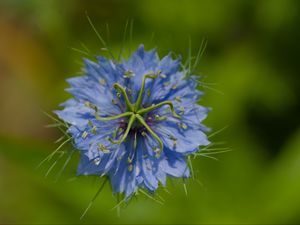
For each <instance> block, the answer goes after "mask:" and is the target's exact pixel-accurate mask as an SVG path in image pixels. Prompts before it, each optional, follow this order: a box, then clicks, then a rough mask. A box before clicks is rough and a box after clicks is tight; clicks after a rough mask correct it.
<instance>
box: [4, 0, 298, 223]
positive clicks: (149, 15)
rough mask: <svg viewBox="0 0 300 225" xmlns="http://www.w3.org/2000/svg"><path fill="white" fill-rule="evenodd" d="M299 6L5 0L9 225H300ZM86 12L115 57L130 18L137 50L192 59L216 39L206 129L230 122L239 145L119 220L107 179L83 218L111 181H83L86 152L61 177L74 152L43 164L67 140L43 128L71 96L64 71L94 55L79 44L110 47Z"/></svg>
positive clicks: (208, 68) (75, 69) (288, 2)
mask: <svg viewBox="0 0 300 225" xmlns="http://www.w3.org/2000/svg"><path fill="white" fill-rule="evenodd" d="M299 6H300V3H299V2H298V1H293V0H266V1H258V0H257V1H239V0H226V1H208V0H206V1H200V0H199V1H198V0H197V1H196V0H195V1H177V0H164V1H161V0H157V1H154V0H150V1H138V0H137V1H133V0H132V1H109V0H107V1H91V0H90V1H84V0H72V1H71V0H65V1H59V0H49V1H41V0H24V1H19V0H2V1H1V2H0V96H1V98H0V193H1V194H0V223H4V224H6V223H29V224H30V223H48V224H49V223H60V224H61V223H80V222H83V223H222V224H226V223H230V224H233V223H239V224H240V223H268V224H273V223H280V224H285V223H295V224H297V223H300V215H299V208H300V142H299V140H300V126H299V125H300V120H299V113H300V112H299V108H300V107H299V106H300V105H299V104H300V88H299V87H300V84H299V83H300V79H299V58H300V44H299V40H300V30H299V24H300V8H299ZM86 12H87V13H88V15H89V16H90V17H91V19H92V20H93V22H94V23H95V25H96V27H97V29H98V30H99V31H100V32H101V34H102V35H103V37H104V38H105V39H106V40H107V41H108V44H109V45H110V46H111V48H112V49H113V51H114V52H117V51H118V50H119V49H120V48H121V46H122V41H123V33H124V27H125V24H126V21H127V20H129V21H130V20H131V19H133V21H134V25H133V28H134V29H133V35H132V41H130V40H129V39H130V38H127V40H126V42H125V47H126V49H127V50H128V49H130V48H132V49H133V48H135V47H136V46H137V45H138V44H139V43H144V44H145V47H146V49H150V48H152V47H157V49H158V51H159V52H160V53H161V54H165V53H167V52H168V51H170V50H172V51H174V52H175V53H181V54H182V56H183V58H186V57H187V56H188V51H187V50H188V40H189V37H190V38H191V40H192V53H193V54H194V55H195V54H196V53H197V48H198V47H199V46H200V44H201V40H202V38H203V37H205V38H206V39H207V40H208V47H207V49H206V51H205V54H204V56H203V57H202V58H201V61H200V65H199V67H198V73H199V74H201V75H202V76H203V82H205V83H204V84H203V86H202V87H201V88H202V89H203V90H205V92H206V95H205V96H204V98H203V104H205V105H208V106H211V107H212V109H213V110H212V112H211V113H210V115H209V118H208V119H207V120H206V124H207V125H208V126H210V127H212V128H213V129H214V131H216V130H219V129H221V128H223V127H226V126H228V128H227V129H225V130H224V131H222V132H220V133H219V134H218V135H215V136H214V137H213V138H212V139H213V140H214V141H215V142H223V141H224V142H225V143H223V144H222V146H223V147H224V146H225V147H230V148H231V149H232V150H233V151H231V152H228V153H224V154H220V155H216V157H217V158H218V159H219V160H218V161H215V160H212V159H209V158H204V157H203V158H198V159H196V160H194V163H193V166H194V170H195V173H196V177H197V180H194V181H193V180H189V181H188V183H187V189H188V194H187V196H186V195H185V192H184V188H183V185H182V182H181V181H176V180H174V181H169V184H168V190H169V192H170V194H169V193H167V192H165V191H163V190H162V191H161V192H160V195H161V196H162V197H163V198H164V200H165V203H164V205H162V206H161V205H159V204H157V203H155V202H154V201H152V200H151V199H149V198H147V197H145V196H142V195H141V196H140V197H139V198H138V199H133V200H132V201H131V203H130V205H129V206H127V207H126V208H125V209H122V210H121V216H120V217H118V216H117V213H116V210H110V209H111V208H113V207H114V206H115V205H116V200H115V199H114V197H113V196H112V195H111V190H110V187H109V186H106V187H105V188H104V190H103V192H102V193H101V194H100V195H99V197H98V198H97V200H96V201H95V203H94V204H93V206H92V208H91V209H90V211H89V212H88V213H87V215H86V217H85V218H84V219H83V220H82V221H79V217H80V215H81V213H82V212H83V211H84V209H85V207H86V206H87V205H88V203H89V200H90V199H91V198H92V197H93V195H94V194H95V192H96V191H97V189H98V187H99V186H100V180H99V179H98V178H96V177H94V178H87V177H80V178H75V172H76V161H77V160H78V156H77V155H76V154H75V156H74V158H73V159H72V160H71V162H70V163H69V165H68V166H67V169H66V170H65V172H64V173H63V175H62V176H61V177H60V179H59V180H58V181H57V182H55V180H56V175H57V174H58V173H59V169H60V168H61V167H62V166H63V161H64V160H65V159H66V156H63V157H62V159H61V160H60V161H59V162H58V163H57V165H55V167H54V168H53V170H52V171H50V173H49V174H48V176H47V177H46V178H45V174H46V173H47V169H48V168H49V167H50V166H51V163H46V164H44V165H43V166H42V167H40V168H39V169H36V166H37V165H38V164H39V163H40V162H41V160H42V159H43V158H44V157H45V156H46V155H47V154H49V153H50V152H51V151H53V150H54V149H55V147H56V146H57V145H55V144H54V143H53V142H54V140H55V139H56V138H58V137H59V135H60V133H59V132H58V130H56V129H46V128H45V127H44V125H45V124H48V123H51V120H49V119H48V118H47V117H46V116H45V115H44V114H43V113H42V111H46V112H51V110H53V109H57V107H58V106H57V105H58V104H59V103H60V102H63V101H64V100H66V99H67V98H68V97H69V96H68V94H66V93H65V92H64V91H63V89H64V88H66V87H67V84H66V82H65V78H67V77H70V76H74V75H76V74H79V73H80V69H81V65H82V58H83V57H87V56H86V55H84V54H83V53H79V52H78V51H74V50H72V48H76V49H80V50H82V51H87V50H86V48H88V49H89V54H90V55H91V56H89V57H92V56H93V55H95V54H106V53H105V51H103V50H102V49H101V48H102V47H103V46H102V45H101V43H100V42H99V40H98V39H97V37H96V35H95V33H94V32H93V30H92V29H91V27H90V25H89V24H88V21H87V19H86ZM107 25H108V26H107ZM108 28H109V29H108ZM108 31H109V32H108ZM85 46H86V47H85ZM126 54H128V52H127V53H126ZM221 93H223V94H221ZM69 147H70V146H66V148H69ZM54 161H55V160H54ZM54 161H52V163H53V162H54Z"/></svg>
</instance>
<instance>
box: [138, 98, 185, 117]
mask: <svg viewBox="0 0 300 225" xmlns="http://www.w3.org/2000/svg"><path fill="white" fill-rule="evenodd" d="M163 105H168V106H169V107H170V109H171V111H172V114H173V116H174V117H176V118H180V116H179V115H177V113H176V112H175V110H174V106H173V103H172V102H171V101H164V102H160V103H158V104H156V105H152V106H149V107H148V108H145V109H140V110H139V111H138V112H137V113H138V114H141V115H143V114H145V113H148V112H150V111H152V110H154V109H157V108H159V107H161V106H163Z"/></svg>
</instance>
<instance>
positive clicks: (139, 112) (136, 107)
mask: <svg viewBox="0 0 300 225" xmlns="http://www.w3.org/2000/svg"><path fill="white" fill-rule="evenodd" d="M159 73H160V72H158V73H149V74H145V75H144V76H143V80H142V86H141V90H140V92H139V94H138V98H137V100H136V102H135V103H134V104H132V103H131V102H130V100H129V98H128V96H127V93H126V90H125V88H124V87H122V86H121V85H120V84H118V83H115V84H114V85H113V87H114V88H115V89H116V91H117V92H118V93H119V95H123V97H124V100H125V104H126V107H127V111H126V112H125V113H121V114H119V115H115V116H110V117H100V116H99V115H98V114H97V110H95V117H96V119H97V120H102V121H109V120H115V119H119V118H123V117H129V120H128V124H127V128H126V130H125V132H124V134H123V136H122V137H121V138H120V139H118V140H114V139H112V138H109V139H108V140H109V141H110V142H111V143H113V144H121V143H122V142H124V141H125V140H126V138H127V136H128V134H129V132H130V129H131V128H132V126H133V124H134V122H136V121H138V122H139V124H141V125H142V126H143V127H144V128H145V129H146V130H147V131H148V132H149V133H150V134H151V135H152V136H153V137H154V139H155V140H156V141H157V142H158V144H159V152H161V151H162V150H163V142H162V140H161V139H160V138H159V137H158V136H157V134H156V133H155V132H154V131H153V130H152V129H151V127H150V126H149V125H148V124H147V123H146V121H145V120H144V118H143V115H145V114H146V113H149V112H151V111H152V110H154V109H157V108H160V107H162V106H164V105H168V106H169V107H170V109H171V112H172V114H173V116H174V117H176V118H180V116H179V115H177V114H176V112H175V110H174V106H173V103H172V102H171V101H163V102H160V103H158V104H156V105H151V106H149V107H147V108H143V107H142V104H141V103H142V99H143V94H144V91H145V82H146V79H155V78H157V77H158V75H159Z"/></svg>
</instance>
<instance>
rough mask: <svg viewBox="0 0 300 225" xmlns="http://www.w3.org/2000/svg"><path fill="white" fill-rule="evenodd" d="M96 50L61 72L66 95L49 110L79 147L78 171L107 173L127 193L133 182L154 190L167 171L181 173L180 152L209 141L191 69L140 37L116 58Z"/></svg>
mask: <svg viewBox="0 0 300 225" xmlns="http://www.w3.org/2000/svg"><path fill="white" fill-rule="evenodd" d="M96 58H97V62H93V61H91V60H88V59H86V60H85V61H84V63H85V65H84V76H80V77H74V78H70V79H68V83H69V84H70V88H68V89H67V91H68V92H69V93H71V94H72V95H73V98H72V99H70V100H68V101H66V102H65V103H63V104H62V106H63V107H64V108H63V110H60V111H56V112H55V113H56V114H57V115H58V117H59V118H60V119H62V120H63V121H65V122H66V123H67V124H68V125H69V126H68V130H67V132H68V133H69V134H70V135H71V137H72V139H73V143H74V146H75V148H76V149H78V150H79V151H80V163H79V166H78V171H77V173H78V175H97V176H107V177H108V178H109V180H110V183H111V186H112V189H113V192H114V193H115V194H116V193H122V194H124V196H125V198H126V199H128V198H129V197H130V196H132V195H133V194H134V193H136V192H137V191H138V189H139V188H142V189H146V190H148V191H149V192H151V193H154V192H155V191H156V189H157V188H158V187H159V185H160V184H161V185H163V186H165V185H166V179H167V177H168V176H170V177H178V178H188V177H189V176H190V170H189V166H188V163H187V157H188V156H189V155H191V154H193V153H195V152H197V151H199V150H201V146H207V145H208V144H209V143H210V142H209V141H208V139H207V136H206V134H205V132H207V131H208V129H207V128H206V127H205V126H204V125H203V124H202V121H203V120H204V119H205V118H206V116H207V113H208V111H209V110H208V108H206V107H203V106H200V105H199V104H198V101H199V99H200V97H201V96H202V92H201V91H199V90H197V77H196V76H192V75H187V71H186V70H185V68H182V66H181V65H182V64H181V59H180V58H177V59H172V57H171V54H169V55H167V56H165V57H164V58H162V59H159V57H158V54H157V52H156V50H150V51H145V50H144V46H143V45H141V46H140V47H139V48H138V49H137V51H136V52H134V53H133V54H132V55H131V57H130V58H129V59H127V60H122V61H121V62H116V61H114V60H109V59H107V58H104V57H102V56H98V57H96ZM181 68H182V69H181Z"/></svg>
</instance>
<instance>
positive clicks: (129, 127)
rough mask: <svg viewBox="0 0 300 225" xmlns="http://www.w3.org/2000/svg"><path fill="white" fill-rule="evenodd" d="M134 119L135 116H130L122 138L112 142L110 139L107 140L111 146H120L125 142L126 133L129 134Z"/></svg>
mask: <svg viewBox="0 0 300 225" xmlns="http://www.w3.org/2000/svg"><path fill="white" fill-rule="evenodd" d="M135 119H136V114H132V116H131V117H130V119H129V122H128V125H127V129H126V130H125V133H124V135H123V136H122V138H121V139H120V140H113V139H111V138H109V139H108V140H109V141H110V142H111V143H113V144H121V143H122V142H123V141H125V139H126V137H127V135H128V133H129V131H130V129H131V127H132V125H133V122H134V121H135Z"/></svg>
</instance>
